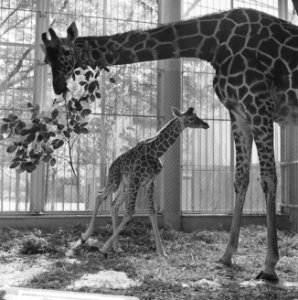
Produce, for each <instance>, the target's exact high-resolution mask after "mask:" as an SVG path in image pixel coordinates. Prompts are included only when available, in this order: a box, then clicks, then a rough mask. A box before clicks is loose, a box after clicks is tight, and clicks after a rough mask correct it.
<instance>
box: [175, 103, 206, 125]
mask: <svg viewBox="0 0 298 300" xmlns="http://www.w3.org/2000/svg"><path fill="white" fill-rule="evenodd" d="M172 113H173V115H174V116H175V117H177V118H179V119H180V120H181V122H182V124H183V127H184V128H187V127H190V128H203V129H208V128H209V125H208V124H207V123H206V122H204V121H203V120H202V119H200V118H199V117H198V116H197V114H196V113H195V112H194V108H193V107H189V108H188V109H187V111H186V112H185V113H182V112H181V111H180V110H179V109H178V108H176V107H172Z"/></svg>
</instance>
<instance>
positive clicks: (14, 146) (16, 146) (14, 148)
mask: <svg viewBox="0 0 298 300" xmlns="http://www.w3.org/2000/svg"><path fill="white" fill-rule="evenodd" d="M17 148H18V145H16V144H11V145H9V146H8V147H7V149H6V152H8V153H13V152H15V151H16V149H17Z"/></svg>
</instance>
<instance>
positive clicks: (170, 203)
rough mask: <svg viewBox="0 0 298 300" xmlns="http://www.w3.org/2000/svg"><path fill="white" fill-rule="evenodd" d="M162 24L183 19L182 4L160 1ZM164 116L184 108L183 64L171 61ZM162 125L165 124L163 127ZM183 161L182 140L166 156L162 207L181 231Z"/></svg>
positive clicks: (165, 63) (163, 91)
mask: <svg viewBox="0 0 298 300" xmlns="http://www.w3.org/2000/svg"><path fill="white" fill-rule="evenodd" d="M158 11H159V22H160V23H167V22H172V21H177V20H180V19H181V0H160V1H159V10H158ZM158 69H159V75H160V76H159V82H158V85H159V89H158V92H159V97H158V101H160V103H159V105H160V112H161V114H162V116H164V122H166V121H168V120H170V119H171V118H172V117H173V116H172V113H171V106H176V107H178V108H180V107H181V91H182V89H181V60H180V59H168V60H162V61H159V62H158ZM160 125H161V124H160ZM180 161H181V158H180V139H178V141H176V143H175V144H174V145H173V146H172V147H171V148H170V149H169V151H168V152H167V153H166V154H165V156H164V170H163V172H162V174H161V189H160V195H161V199H162V203H161V207H162V211H163V214H164V218H165V221H166V222H168V223H169V224H170V225H171V226H172V227H173V228H175V229H177V230H181V203H180V201H181V200H180V199H181V162H180Z"/></svg>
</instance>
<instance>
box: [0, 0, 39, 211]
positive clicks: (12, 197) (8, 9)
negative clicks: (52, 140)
mask: <svg viewBox="0 0 298 300" xmlns="http://www.w3.org/2000/svg"><path fill="white" fill-rule="evenodd" d="M35 13H36V1H15V0H6V1H1V3H0V20H1V21H0V70H1V72H0V105H1V106H0V117H1V118H3V117H4V116H6V115H7V114H8V113H15V114H17V115H20V116H22V117H23V118H26V117H27V114H26V111H25V110H24V109H23V107H24V103H26V102H28V101H29V100H32V88H33V68H34V38H35V36H34V32H35V26H36V24H35ZM8 143H9V141H5V140H2V141H1V144H0V151H1V153H2V155H1V160H0V189H1V190H0V211H1V212H9V211H16V212H18V211H20V212H21V211H28V210H29V208H30V188H29V187H30V176H29V175H28V174H25V173H23V174H20V173H17V172H16V171H15V170H12V169H9V168H8V166H9V164H10V163H9V161H10V155H9V154H7V153H6V147H7V145H8Z"/></svg>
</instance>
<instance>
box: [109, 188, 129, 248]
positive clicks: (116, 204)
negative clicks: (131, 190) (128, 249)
mask: <svg viewBox="0 0 298 300" xmlns="http://www.w3.org/2000/svg"><path fill="white" fill-rule="evenodd" d="M126 199H127V194H126V192H125V187H124V192H123V193H120V194H119V195H118V196H117V197H116V199H115V200H114V201H113V202H112V205H111V206H112V209H111V211H112V212H111V216H112V225H113V233H114V232H115V231H116V230H117V227H118V212H119V207H121V205H122V204H123V202H124V201H125V200H126ZM113 250H114V251H115V252H117V253H120V252H123V250H122V248H121V247H120V246H119V241H118V236H117V237H116V238H115V240H114V242H113Z"/></svg>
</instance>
